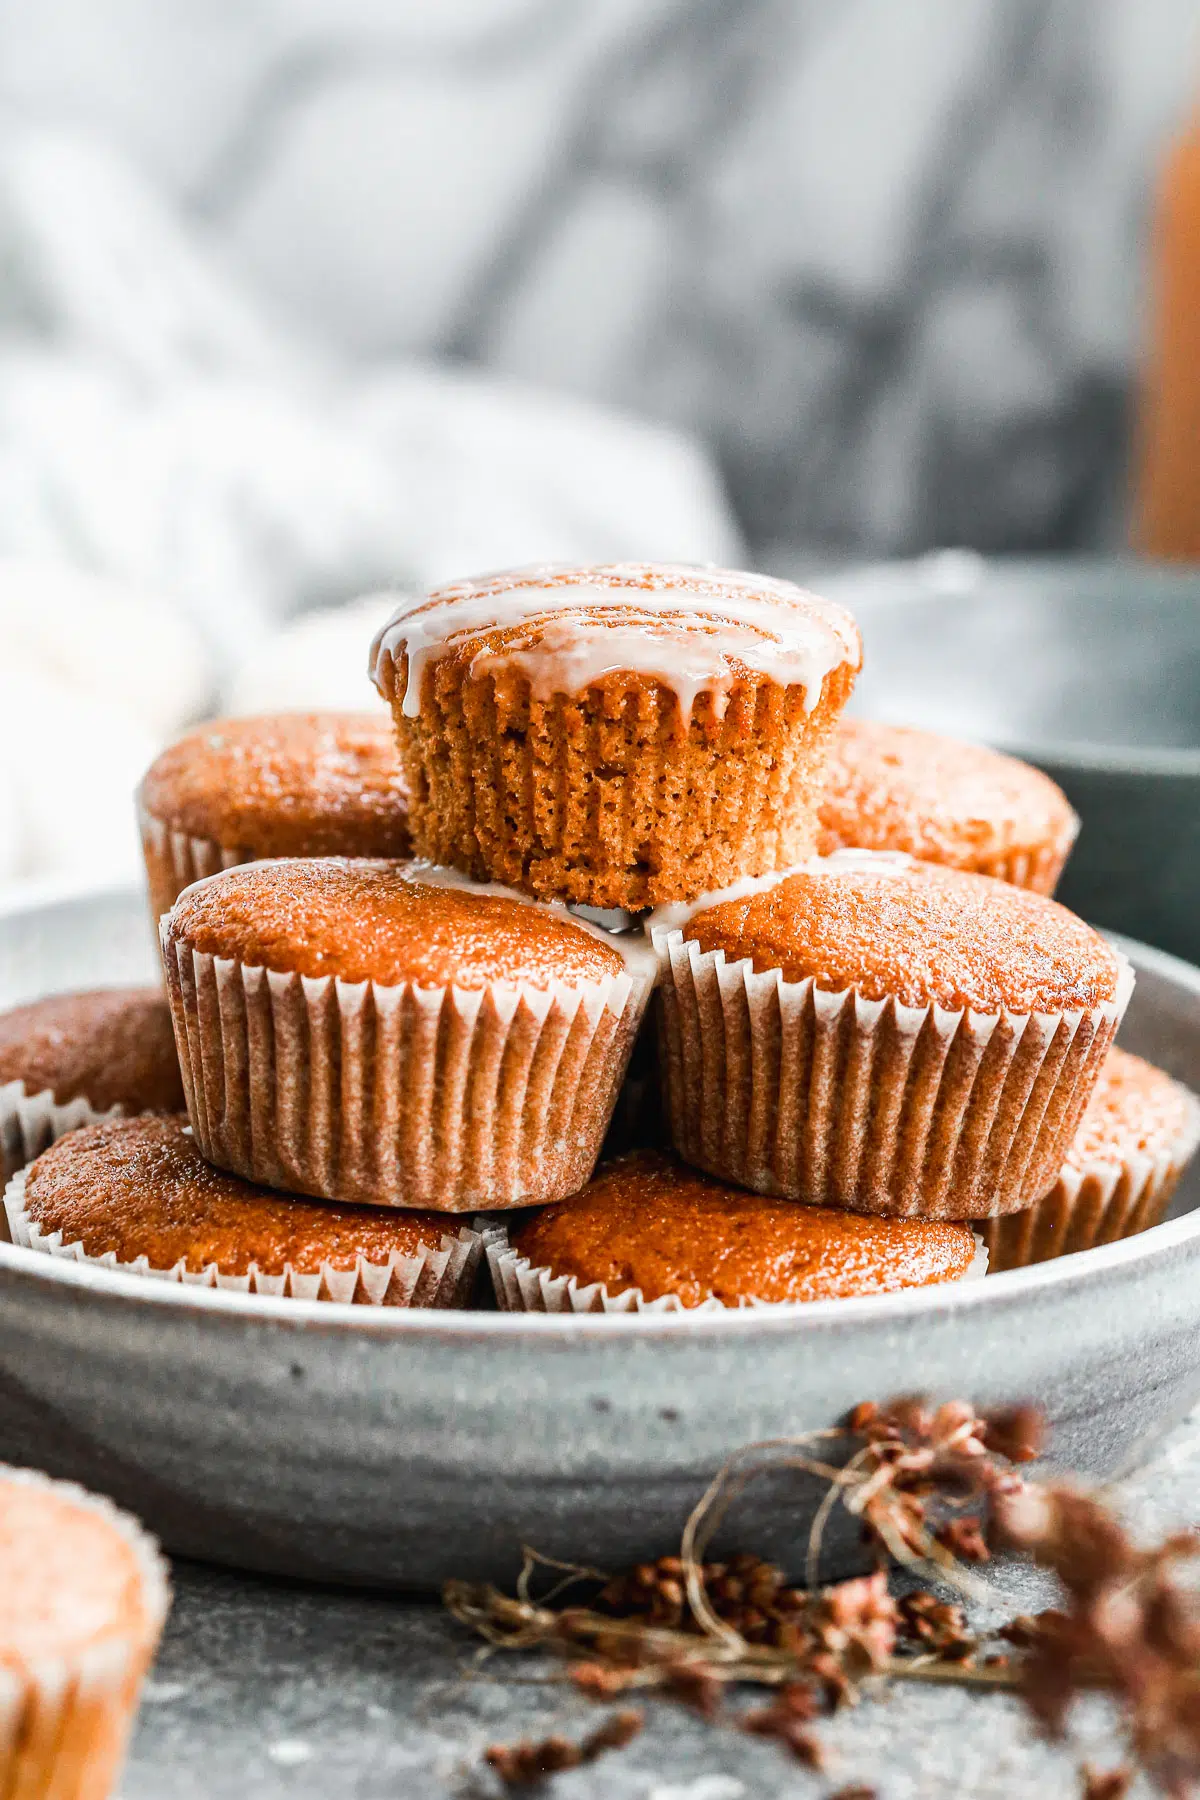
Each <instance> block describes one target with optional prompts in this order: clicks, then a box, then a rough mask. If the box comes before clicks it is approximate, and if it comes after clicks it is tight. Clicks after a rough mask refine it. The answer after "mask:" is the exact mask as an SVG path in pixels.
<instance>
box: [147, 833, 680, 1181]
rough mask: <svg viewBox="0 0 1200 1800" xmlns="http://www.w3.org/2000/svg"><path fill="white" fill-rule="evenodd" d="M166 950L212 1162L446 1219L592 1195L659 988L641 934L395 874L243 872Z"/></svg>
mask: <svg viewBox="0 0 1200 1800" xmlns="http://www.w3.org/2000/svg"><path fill="white" fill-rule="evenodd" d="M162 944H163V960H164V964H165V968H166V974H167V989H168V994H169V997H170V1002H171V1010H172V1013H173V1015H174V1021H175V1036H176V1041H177V1043H178V1046H179V1054H180V1060H181V1062H182V1065H183V1078H184V1089H185V1092H186V1096H187V1107H188V1112H189V1114H190V1116H191V1120H192V1125H193V1127H194V1129H195V1132H196V1138H197V1141H198V1143H199V1145H200V1148H201V1150H202V1151H203V1152H204V1154H205V1156H207V1157H208V1158H209V1160H210V1161H211V1162H214V1163H216V1164H217V1165H218V1166H219V1167H221V1168H225V1169H229V1170H232V1171H233V1172H234V1173H235V1174H239V1175H244V1176H245V1177H246V1178H247V1179H248V1180H252V1181H259V1182H263V1183H265V1184H266V1185H267V1186H269V1187H279V1188H285V1189H288V1190H290V1191H292V1192H296V1193H304V1194H316V1195H318V1196H320V1197H322V1198H325V1199H331V1200H348V1201H354V1202H367V1203H371V1204H375V1205H380V1206H409V1207H432V1208H434V1209H436V1210H437V1211H439V1212H467V1211H471V1210H474V1209H476V1208H481V1209H490V1208H493V1207H507V1206H517V1205H521V1204H524V1203H525V1202H528V1201H549V1200H557V1199H561V1198H562V1196H563V1195H565V1194H571V1193H575V1192H577V1191H578V1189H579V1188H581V1187H582V1186H583V1184H584V1182H585V1181H586V1180H587V1179H588V1177H589V1175H590V1174H591V1172H592V1169H593V1167H594V1165H595V1162H596V1158H597V1156H598V1155H599V1151H600V1144H601V1142H602V1140H603V1137H604V1133H605V1130H606V1128H607V1125H608V1121H609V1117H610V1115H611V1113H612V1109H613V1105H614V1102H615V1099H616V1094H617V1090H618V1088H619V1086H620V1083H621V1079H622V1076H623V1075H624V1072H625V1067H626V1064H627V1062H628V1060H629V1054H630V1051H631V1049H632V1047H633V1042H634V1038H635V1036H636V1034H637V1027H638V1022H639V1020H640V1018H641V1014H642V1011H643V1009H644V1007H645V1003H646V1000H647V998H648V996H649V993H650V989H651V986H652V985H653V978H654V959H653V956H652V955H651V954H649V953H648V946H647V945H646V943H645V940H644V938H642V936H641V934H640V933H639V934H637V937H636V939H634V940H632V941H629V942H628V943H626V942H623V941H622V940H621V939H620V938H618V937H613V936H609V935H608V934H606V933H605V932H603V931H601V930H599V929H598V928H597V927H595V926H592V925H588V924H585V923H583V922H582V921H578V920H576V919H574V918H572V917H571V916H570V914H569V913H567V911H566V909H565V908H563V907H554V906H544V905H540V904H538V903H536V902H534V901H530V900H527V899H524V898H523V897H521V896H516V897H513V896H510V895H506V894H503V893H496V892H495V891H489V890H488V889H486V888H482V889H481V888H478V887H476V886H475V885H474V884H472V883H470V882H469V881H466V880H464V878H462V877H457V876H454V875H451V874H447V873H445V872H439V871H437V870H432V869H430V868H428V867H427V866H425V865H421V864H405V863H398V862H384V861H356V862H349V861H346V860H343V859H338V858H326V859H315V860H310V861H305V860H298V861H288V862H263V863H250V864H247V865H246V866H245V867H243V868H239V869H229V870H227V871H226V872H225V873H224V874H221V875H214V876H212V877H210V879H209V880H207V881H202V882H198V883H196V885H195V886H194V887H191V888H188V889H187V890H186V891H185V892H184V893H183V894H181V895H180V897H179V899H178V900H177V901H176V903H175V905H174V907H173V909H172V911H171V912H170V913H169V914H168V916H167V918H166V919H164V920H163V924H162Z"/></svg>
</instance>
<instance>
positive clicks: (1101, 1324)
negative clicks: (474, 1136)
mask: <svg viewBox="0 0 1200 1800" xmlns="http://www.w3.org/2000/svg"><path fill="white" fill-rule="evenodd" d="M1126 948H1127V950H1128V951H1129V953H1130V955H1131V956H1132V958H1133V960H1134V962H1135V964H1136V967H1137V970H1138V986H1137V990H1136V993H1135V995H1134V999H1133V1002H1132V1005H1131V1007H1130V1010H1129V1015H1128V1017H1127V1020H1126V1023H1125V1026H1124V1028H1123V1031H1122V1042H1123V1043H1124V1044H1126V1045H1128V1046H1129V1047H1130V1048H1132V1049H1135V1050H1139V1051H1141V1052H1143V1053H1144V1054H1145V1055H1148V1056H1150V1057H1152V1058H1153V1059H1154V1060H1155V1061H1156V1062H1159V1063H1161V1064H1163V1065H1165V1066H1166V1067H1167V1068H1168V1069H1170V1070H1171V1071H1172V1072H1173V1073H1174V1074H1176V1075H1178V1076H1180V1077H1182V1078H1183V1079H1184V1080H1186V1081H1189V1082H1190V1083H1191V1084H1192V1085H1193V1086H1195V1087H1200V970H1196V969H1193V968H1191V967H1189V966H1187V965H1186V964H1183V963H1180V962H1176V961H1174V960H1173V959H1172V958H1171V957H1169V956H1165V955H1163V954H1161V953H1160V952H1157V951H1150V950H1145V949H1143V948H1141V947H1139V946H1137V945H1126ZM152 968H153V963H152V960H151V948H150V943H149V937H148V932H147V928H146V923H145V916H144V912H143V902H142V899H141V896H140V895H138V894H134V893H110V894H94V895H90V896H87V895H83V896H75V897H59V898H57V899H51V898H43V900H42V901H41V902H40V903H30V904H27V905H24V906H21V907H17V908H10V909H9V910H8V911H7V912H6V913H4V914H0V1003H3V1004H10V1003H12V1002H15V1001H18V1000H22V999H27V998H29V997H30V996H31V995H33V994H36V993H39V992H45V991H48V990H50V989H52V988H64V987H76V986H80V985H84V984H89V985H94V984H96V983H98V982H105V981H113V982H116V981H126V980H136V979H142V978H145V977H146V976H147V975H148V974H149V972H150V971H151V969H152ZM1198 1202H1200V1179H1198V1178H1197V1175H1196V1173H1195V1172H1193V1173H1192V1174H1191V1175H1190V1176H1189V1177H1185V1180H1184V1182H1183V1183H1182V1184H1181V1187H1180V1190H1179V1193H1178V1196H1177V1200H1176V1203H1175V1216H1174V1217H1173V1218H1172V1219H1171V1220H1169V1221H1168V1222H1167V1223H1166V1224H1163V1225H1160V1226H1157V1227H1156V1228H1155V1229H1154V1230H1152V1231H1149V1232H1146V1233H1144V1234H1143V1235H1142V1236H1141V1237H1138V1238H1133V1239H1130V1240H1129V1241H1127V1242H1125V1243H1122V1244H1115V1245H1111V1246H1108V1247H1106V1248H1103V1249H1099V1250H1091V1251H1087V1252H1085V1253H1084V1254H1082V1255H1079V1256H1074V1257H1065V1258H1063V1259H1062V1260H1060V1261H1058V1262H1054V1263H1047V1264H1044V1265H1043V1266H1041V1267H1040V1268H1034V1269H1027V1270H1018V1271H1014V1272H1012V1273H1010V1274H1005V1275H999V1276H995V1277H989V1279H988V1280H987V1281H984V1282H980V1283H972V1284H963V1285H958V1286H954V1287H950V1288H944V1289H933V1290H925V1291H920V1292H914V1293H907V1294H899V1295H894V1296H885V1297H881V1298H874V1299H864V1300H843V1301H829V1302H821V1303H819V1304H817V1305H812V1306H805V1307H796V1308H794V1309H791V1310H789V1311H786V1312H777V1313H771V1314H769V1315H762V1314H754V1313H728V1314H724V1315H715V1316H714V1315H711V1314H708V1315H704V1316H701V1317H695V1318H687V1317H684V1318H680V1317H678V1316H665V1317H663V1316H659V1317H654V1316H648V1317H638V1316H636V1315H634V1316H630V1315H625V1316H616V1317H604V1316H599V1317H585V1318H573V1317H561V1316H547V1317H533V1316H508V1315H503V1314H493V1313H462V1314H445V1313H424V1314H423V1313H420V1312H406V1311H400V1310H397V1311H395V1312H391V1313H386V1312H375V1311H373V1310H369V1309H367V1308H355V1307H344V1306H334V1305H322V1304H320V1303H317V1302H313V1303H302V1302H284V1301H279V1300H270V1299H258V1298H251V1297H249V1296H242V1295H238V1294H223V1293H215V1292H208V1291H203V1292H201V1291H197V1290H196V1289H194V1288H176V1287H171V1286H168V1285H166V1284H165V1283H164V1284H159V1283H155V1282H152V1281H144V1280H141V1279H139V1278H138V1277H136V1276H121V1275H112V1274H108V1273H107V1272H100V1271H95V1270H90V1269H87V1268H82V1267H77V1266H74V1265H68V1264H64V1263H59V1262H52V1261H50V1259H49V1258H46V1257H43V1256H39V1255H38V1254H37V1253H36V1252H33V1251H27V1250H21V1249H18V1248H16V1247H15V1246H13V1245H9V1244H5V1245H0V1452H2V1454H3V1456H4V1458H5V1459H6V1460H8V1461H13V1462H28V1463H33V1464H36V1465H37V1466H39V1467H42V1468H45V1469H48V1470H50V1471H51V1473H53V1474H56V1475H67V1476H72V1477H74V1478H75V1479H77V1480H80V1481H83V1482H86V1483H87V1484H88V1485H89V1486H90V1487H94V1488H99V1489H102V1490H103V1491H105V1492H107V1493H110V1494H112V1495H114V1496H115V1497H116V1498H117V1499H118V1500H119V1501H120V1502H121V1503H122V1504H123V1505H126V1506H128V1507H130V1508H132V1510H133V1511H135V1512H136V1513H138V1514H140V1515H141V1517H142V1518H144V1519H145V1520H146V1521H147V1523H148V1524H149V1525H150V1526H151V1528H152V1529H153V1530H154V1531H156V1532H158V1533H159V1534H160V1535H161V1537H162V1538H163V1539H164V1540H165V1542H166V1543H167V1545H168V1546H169V1547H170V1548H171V1549H173V1550H176V1551H181V1552H186V1553H189V1554H192V1555H196V1556H202V1557H207V1558H211V1559H213V1560H216V1561H220V1562H228V1563H233V1564H238V1565H241V1566H244V1567H251V1568H257V1569H269V1570H276V1571H280V1572H283V1573H287V1574H294V1575H308V1576H317V1577H321V1578H326V1579H331V1580H346V1581H356V1582H369V1583H379V1584H390V1585H398V1586H400V1585H404V1586H416V1587H432V1586H434V1585H436V1584H437V1583H439V1582H440V1581H441V1580H442V1579H443V1578H445V1577H446V1576H448V1575H452V1574H457V1575H479V1574H490V1575H505V1574H509V1573H511V1571H512V1569H513V1567H514V1565H515V1563H516V1562H517V1560H518V1550H519V1546H520V1544H521V1543H522V1542H527V1543H532V1544H534V1545H536V1546H537V1547H538V1548H539V1549H541V1550H543V1551H545V1552H547V1553H549V1554H552V1555H556V1556H560V1557H567V1558H577V1559H583V1560H587V1561H588V1562H591V1563H599V1564H600V1565H602V1566H604V1565H608V1566H610V1567H616V1566H618V1565H620V1564H621V1563H623V1562H626V1561H628V1560H629V1559H631V1558H633V1557H641V1556H644V1555H648V1554H652V1553H654V1552H657V1551H661V1550H665V1549H669V1548H672V1547H674V1546H675V1544H676V1543H677V1541H678V1534H679V1530H680V1527H681V1525H682V1522H683V1520H684V1518H685V1516H686V1514H687V1512H688V1510H689V1508H690V1506H691V1504H692V1503H693V1502H694V1500H695V1499H696V1498H697V1497H698V1495H699V1493H700V1491H701V1489H702V1488H703V1486H704V1484H705V1482H706V1481H707V1480H708V1478H709V1477H710V1476H711V1474H712V1473H713V1471H714V1469H715V1468H716V1466H717V1465H718V1464H719V1463H720V1462H721V1460H722V1459H723V1458H724V1457H725V1456H726V1455H727V1454H728V1453H729V1452H730V1451H731V1450H733V1449H735V1448H736V1447H737V1446H739V1445H741V1444H743V1443H745V1442H747V1441H748V1440H751V1439H756V1438H761V1437H768V1436H774V1435H778V1434H785V1433H793V1432H799V1431H805V1430H810V1429H813V1428H816V1427H820V1426H826V1425H829V1424H831V1423H833V1422H834V1421H836V1420H837V1419H838V1418H839V1417H840V1416H841V1415H842V1414H844V1413H845V1412H846V1410H847V1409H848V1408H849V1407H850V1406H851V1405H853V1404H854V1402H856V1401H858V1400H862V1399H868V1398H874V1397H884V1396H887V1395H889V1394H894V1393H896V1392H897V1391H901V1390H908V1391H912V1390H921V1391H924V1392H928V1393H930V1394H934V1395H940V1396H942V1397H948V1396H953V1395H957V1394H966V1395H968V1396H969V1397H971V1398H973V1399H974V1400H976V1401H977V1402H979V1403H989V1404H993V1403H999V1402H1005V1401H1016V1400H1023V1399H1029V1398H1032V1399H1034V1400H1036V1401H1038V1402H1040V1403H1041V1404H1042V1405H1043V1406H1044V1407H1045V1408H1046V1409H1047V1412H1048V1414H1049V1417H1050V1420H1051V1425H1052V1433H1053V1448H1054V1451H1055V1453H1056V1456H1057V1458H1058V1459H1059V1460H1062V1461H1065V1462H1069V1463H1072V1464H1074V1465H1075V1466H1076V1467H1078V1468H1080V1469H1083V1470H1087V1471H1089V1472H1094V1473H1097V1474H1108V1473H1111V1472H1113V1471H1114V1470H1116V1469H1117V1468H1118V1467H1120V1466H1121V1465H1123V1464H1126V1463H1128V1462H1129V1461H1131V1460H1133V1459H1135V1458H1136V1457H1137V1456H1138V1455H1139V1454H1140V1453H1142V1452H1144V1450H1145V1449H1146V1447H1147V1446H1149V1445H1150V1444H1151V1443H1153V1442H1154V1441H1155V1440H1156V1439H1157V1437H1158V1436H1160V1435H1161V1433H1162V1432H1163V1431H1164V1429H1165V1428H1166V1427H1167V1426H1169V1425H1170V1424H1172V1423H1173V1422H1175V1421H1176V1420H1177V1419H1178V1418H1179V1417H1180V1416H1181V1415H1182V1413H1183V1412H1184V1411H1185V1410H1186V1409H1187V1408H1188V1407H1189V1406H1190V1404H1191V1403H1192V1402H1193V1401H1194V1399H1195V1398H1196V1396H1197V1395H1198V1394H1200V1210H1193V1209H1195V1208H1197V1204H1198ZM796 1479H797V1478H794V1477H785V1476H783V1475H780V1476H773V1477H772V1478H771V1480H770V1482H769V1483H768V1484H766V1485H764V1486H763V1487H762V1488H761V1489H760V1490H757V1491H756V1493H755V1495H754V1497H753V1500H752V1502H747V1504H746V1507H745V1509H744V1511H743V1512H742V1513H741V1514H738V1515H735V1516H733V1517H731V1522H730V1536H731V1537H735V1538H739V1539H741V1540H742V1541H743V1542H747V1543H753V1544H754V1545H755V1547H762V1548H765V1549H767V1550H768V1551H770V1552H772V1553H774V1554H777V1555H780V1556H781V1557H782V1558H783V1559H784V1560H791V1561H792V1562H793V1563H794V1562H795V1549H796V1546H797V1545H799V1544H801V1543H802V1542H803V1537H804V1532H805V1527H806V1518H807V1515H808V1513H809V1512H810V1510H811V1506H812V1503H813V1495H812V1492H811V1491H810V1490H808V1489H806V1488H805V1487H803V1486H802V1485H800V1486H797V1485H795V1483H796ZM846 1548H847V1547H846V1545H845V1544H842V1545H840V1546H838V1545H836V1544H835V1545H834V1549H833V1555H834V1558H835V1559H839V1558H840V1559H844V1556H845V1553H846ZM789 1552H790V1554H789Z"/></svg>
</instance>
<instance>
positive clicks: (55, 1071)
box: [0, 987, 183, 1181]
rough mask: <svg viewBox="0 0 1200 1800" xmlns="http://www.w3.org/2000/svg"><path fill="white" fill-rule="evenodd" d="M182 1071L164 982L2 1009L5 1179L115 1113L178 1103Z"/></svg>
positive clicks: (0, 1098) (0, 1112) (0, 1172)
mask: <svg viewBox="0 0 1200 1800" xmlns="http://www.w3.org/2000/svg"><path fill="white" fill-rule="evenodd" d="M182 1105H183V1081H182V1078H181V1076H180V1073H179V1058H178V1056H177V1055H176V1053H175V1037H174V1033H173V1032H172V1030H171V1014H170V1010H169V1009H168V1007H167V1003H166V1001H165V1000H164V999H163V995H162V990H161V989H160V988H140V987H132V988H130V987H124V988H96V989H93V990H91V991H89V992H87V993H78V994H52V995H50V996H49V998H48V999H45V1000H35V1001H33V1002H32V1003H31V1004H30V1005H28V1006H16V1007H13V1008H12V1010H11V1011H10V1012H6V1013H0V1179H2V1180H3V1181H7V1180H8V1179H9V1177H10V1176H11V1175H12V1174H14V1173H15V1171H16V1170H17V1169H20V1168H23V1167H24V1166H25V1164H26V1163H29V1162H32V1161H33V1159H34V1157H35V1156H39V1155H40V1154H41V1152H42V1151H43V1150H44V1149H45V1148H46V1146H47V1145H48V1144H52V1143H53V1142H54V1140H55V1139H56V1138H59V1137H61V1136H62V1135H63V1133H64V1132H66V1131H74V1130H75V1129H76V1128H77V1127H78V1126H80V1125H88V1124H93V1123H94V1122H95V1121H96V1120H97V1119H101V1118H105V1117H107V1116H108V1115H109V1114H111V1113H139V1112H177V1111H178V1110H179V1109H180V1107H182Z"/></svg>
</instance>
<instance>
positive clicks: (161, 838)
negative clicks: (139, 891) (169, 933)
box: [138, 801, 255, 931]
mask: <svg viewBox="0 0 1200 1800" xmlns="http://www.w3.org/2000/svg"><path fill="white" fill-rule="evenodd" d="M138 827H139V829H140V831H141V835H142V856H143V857H144V859H145V863H146V883H147V887H148V889H149V894H150V916H151V918H152V920H153V922H154V928H155V930H156V931H157V929H158V921H159V920H160V919H161V918H162V916H163V914H164V913H168V912H170V910H171V908H172V907H173V906H174V904H175V902H176V900H178V898H179V896H180V894H182V892H183V890H184V888H186V887H191V885H192V883H193V881H202V880H203V879H204V877H205V876H206V875H219V874H220V872H221V870H222V869H233V868H236V867H237V866H238V865H239V864H240V863H244V862H253V861H254V860H255V859H254V857H253V856H252V855H251V853H250V852H249V851H248V850H244V849H238V848H234V849H228V848H226V847H224V846H223V845H221V844H218V843H217V842H216V840H215V839H214V838H197V837H188V835H187V833H186V832H183V831H172V830H171V827H170V826H169V825H167V824H165V823H164V822H163V820H162V819H158V818H155V816H154V814H153V813H150V812H147V811H146V808H145V807H144V806H143V805H142V804H141V803H140V801H139V803H138Z"/></svg>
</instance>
